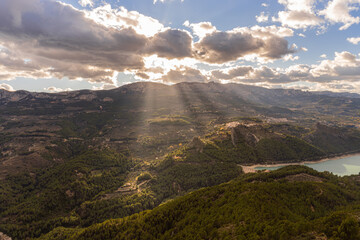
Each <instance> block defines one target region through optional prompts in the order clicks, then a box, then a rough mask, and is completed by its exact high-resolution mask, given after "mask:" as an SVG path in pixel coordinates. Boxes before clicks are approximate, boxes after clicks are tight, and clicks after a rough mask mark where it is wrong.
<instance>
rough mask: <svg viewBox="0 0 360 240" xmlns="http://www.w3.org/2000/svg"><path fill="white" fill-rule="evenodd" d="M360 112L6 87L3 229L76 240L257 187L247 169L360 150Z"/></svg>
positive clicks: (344, 107) (235, 94)
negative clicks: (211, 193)
mask: <svg viewBox="0 0 360 240" xmlns="http://www.w3.org/2000/svg"><path fill="white" fill-rule="evenodd" d="M359 103H360V99H357V98H348V97H340V96H336V97H333V96H327V95H319V94H316V93H310V92H302V91H299V90H281V89H265V88H260V87H254V86H247V85H240V84H226V85H222V84H217V83H207V84H203V83H179V84H176V85H172V86H168V85H163V84H158V83H145V82H140V83H134V84H129V85H125V86H122V87H120V88H117V89H112V90H106V91H90V90H82V91H74V92H63V93H55V94H52V93H32V92H26V91H17V92H7V91H3V90H1V91H0V120H1V121H0V129H1V131H0V179H1V182H0V202H1V203H2V204H1V205H0V232H3V233H5V234H6V235H8V236H11V237H12V238H13V239H27V238H37V237H40V236H44V234H47V233H49V232H51V231H52V230H53V229H55V228H57V227H63V228H64V227H65V228H66V231H68V232H69V233H73V232H76V229H77V228H84V229H86V228H87V227H89V226H91V225H93V224H96V223H101V222H104V221H106V220H108V219H111V218H112V219H114V218H124V217H127V216H130V215H132V214H135V213H139V212H142V211H144V210H148V209H153V208H155V207H157V206H159V205H161V204H162V203H165V202H167V201H169V200H171V199H174V198H178V197H179V196H183V195H186V194H188V193H189V192H192V191H194V190H197V189H199V188H203V187H212V186H216V185H219V184H222V183H226V182H228V181H231V180H233V179H237V178H246V176H248V175H247V174H244V173H243V171H242V167H241V166H244V165H251V164H257V163H283V162H295V163H296V162H301V161H308V160H317V159H321V158H324V157H331V156H337V155H341V154H345V153H351V152H358V151H359V150H360V131H359V130H358V126H359V122H360V118H359V115H358V113H359V111H360V109H359V108H360V104H359ZM56 231H57V230H56ZM56 231H55V232H52V233H51V234H57V233H56ZM64 231H65V230H64ZM61 234H63V233H61ZM51 236H52V235H51Z"/></svg>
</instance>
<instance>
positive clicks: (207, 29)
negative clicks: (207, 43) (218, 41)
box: [183, 21, 216, 38]
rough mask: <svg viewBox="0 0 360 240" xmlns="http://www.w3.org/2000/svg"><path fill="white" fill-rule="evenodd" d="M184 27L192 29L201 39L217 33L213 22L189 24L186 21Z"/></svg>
mask: <svg viewBox="0 0 360 240" xmlns="http://www.w3.org/2000/svg"><path fill="white" fill-rule="evenodd" d="M183 25H184V26H186V27H189V28H191V30H192V31H193V33H194V34H195V35H196V36H198V37H199V38H203V37H205V36H206V34H210V33H213V32H215V31H216V27H214V26H213V25H212V24H211V22H200V23H191V24H190V23H189V21H185V22H184V24H183Z"/></svg>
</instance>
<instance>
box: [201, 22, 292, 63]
mask: <svg viewBox="0 0 360 240" xmlns="http://www.w3.org/2000/svg"><path fill="white" fill-rule="evenodd" d="M290 31H291V30H290ZM291 32H292V31H291ZM288 34H289V32H288V31H284V29H283V28H277V27H259V26H254V27H253V28H236V29H233V30H231V31H226V32H220V31H215V32H213V33H211V34H207V35H206V36H205V37H203V38H201V39H200V40H199V42H197V43H195V57H196V58H197V59H200V60H202V61H205V62H208V63H225V62H228V61H235V60H237V59H239V58H241V57H245V56H247V55H255V56H257V57H259V58H263V59H266V60H272V59H279V58H281V57H283V56H284V55H287V54H291V53H294V52H295V50H294V49H290V48H289V46H288V41H287V40H286V39H284V38H283V36H284V35H288Z"/></svg>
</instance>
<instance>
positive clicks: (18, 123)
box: [0, 82, 360, 179]
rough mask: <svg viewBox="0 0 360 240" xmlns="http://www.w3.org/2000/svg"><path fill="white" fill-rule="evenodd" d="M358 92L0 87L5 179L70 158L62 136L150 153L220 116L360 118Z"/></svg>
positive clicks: (302, 121)
mask: <svg viewBox="0 0 360 240" xmlns="http://www.w3.org/2000/svg"><path fill="white" fill-rule="evenodd" d="M359 111H360V98H348V97H341V95H335V96H328V95H319V94H317V93H310V92H303V91H298V90H283V89H266V88H261V87H254V86H247V85H241V84H218V83H206V84H205V83H179V84H175V85H172V86H167V85H162V84H157V83H141V82H139V83H134V84H129V85H125V86H122V87H120V88H117V89H113V90H107V91H89V90H83V91H74V92H63V93H32V92H26V91H16V92H7V91H5V90H0V116H1V117H0V120H1V121H0V130H1V132H0V156H1V159H0V179H3V178H4V177H5V176H6V175H7V174H12V173H15V172H19V171H23V170H26V171H27V170H29V171H32V170H35V169H37V168H42V167H47V166H51V165H52V164H54V162H57V161H63V160H64V159H66V157H67V154H71V152H70V153H69V151H68V149H66V148H65V149H64V148H63V149H60V151H62V153H64V154H65V155H64V154H58V153H59V151H57V152H54V151H52V149H54V148H61V147H62V145H63V144H62V143H63V142H65V141H86V142H87V143H86V144H87V145H101V146H108V147H110V148H113V149H115V150H117V151H124V150H130V151H131V154H132V156H133V157H135V158H139V159H142V160H146V161H153V160H154V159H156V158H161V157H162V156H164V154H166V153H168V152H169V150H170V151H171V148H174V147H176V146H178V145H179V144H184V143H187V142H189V141H191V139H193V138H194V137H197V136H202V135H204V134H206V133H208V132H209V131H212V129H213V128H214V126H215V125H216V124H219V123H220V124H221V123H227V122H231V121H234V120H237V119H239V118H240V119H241V118H249V117H250V118H252V117H257V118H259V119H262V120H263V121H266V122H269V123H292V124H295V125H300V126H304V127H313V126H314V125H315V124H316V123H318V122H322V123H325V124H327V125H341V126H346V127H349V128H354V127H356V126H358V125H359V123H360V117H359V115H358V113H359Z"/></svg>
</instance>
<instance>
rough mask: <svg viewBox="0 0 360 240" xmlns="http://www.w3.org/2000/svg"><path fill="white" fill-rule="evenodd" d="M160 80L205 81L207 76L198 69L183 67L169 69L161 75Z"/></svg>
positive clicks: (169, 81)
mask: <svg viewBox="0 0 360 240" xmlns="http://www.w3.org/2000/svg"><path fill="white" fill-rule="evenodd" d="M162 80H163V81H164V82H168V83H179V82H207V77H206V76H204V75H203V74H202V73H201V72H200V71H199V70H198V69H194V68H190V67H185V68H177V69H174V70H170V71H169V72H168V73H167V74H166V75H164V76H163V78H162Z"/></svg>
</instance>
